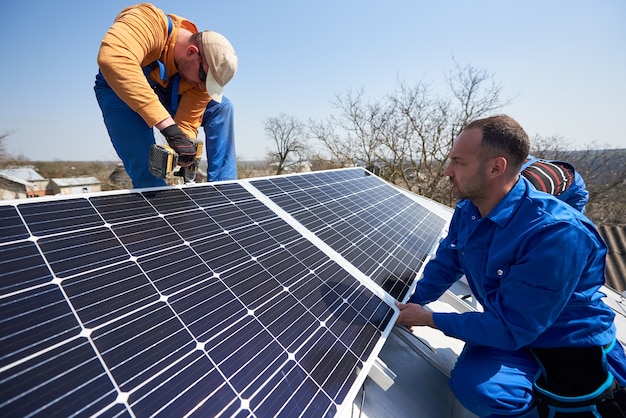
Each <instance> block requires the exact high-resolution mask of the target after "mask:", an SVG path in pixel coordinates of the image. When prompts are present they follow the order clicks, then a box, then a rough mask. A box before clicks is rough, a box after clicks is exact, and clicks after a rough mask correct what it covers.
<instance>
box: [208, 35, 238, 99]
mask: <svg viewBox="0 0 626 418" xmlns="http://www.w3.org/2000/svg"><path fill="white" fill-rule="evenodd" d="M201 39H202V41H201V44H202V51H203V53H204V58H205V59H206V61H207V64H208V65H209V73H208V74H207V77H206V91H207V93H208V94H209V96H210V97H211V99H213V100H215V101H216V102H218V103H221V102H222V94H223V92H224V86H225V85H226V83H228V82H229V81H230V79H231V78H233V76H234V75H235V72H236V71H237V53H236V52H235V49H234V48H233V46H232V45H231V44H230V42H229V41H228V39H226V38H225V37H224V35H222V34H220V33H217V32H214V31H211V30H205V31H204V32H202V33H201Z"/></svg>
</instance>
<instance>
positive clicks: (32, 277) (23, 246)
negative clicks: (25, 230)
mask: <svg viewBox="0 0 626 418" xmlns="http://www.w3.org/2000/svg"><path fill="white" fill-rule="evenodd" d="M51 279H52V274H51V273H50V270H49V269H48V267H47V266H46V265H45V262H44V260H43V258H42V257H41V254H40V253H39V250H38V249H37V246H36V245H35V243H33V242H31V241H17V242H14V243H12V244H8V245H4V246H0V292H2V293H1V294H9V293H12V292H17V291H21V290H25V289H28V288H30V287H34V286H38V285H42V284H45V283H48V282H49V281H50V280H51Z"/></svg>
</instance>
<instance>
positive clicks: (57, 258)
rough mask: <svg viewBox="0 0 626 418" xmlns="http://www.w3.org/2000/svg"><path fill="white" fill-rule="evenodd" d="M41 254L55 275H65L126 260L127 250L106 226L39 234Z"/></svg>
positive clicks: (38, 242)
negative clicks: (47, 235) (62, 232)
mask: <svg viewBox="0 0 626 418" xmlns="http://www.w3.org/2000/svg"><path fill="white" fill-rule="evenodd" d="M37 245H38V246H39V248H40V250H41V252H42V254H43V255H44V257H45V259H46V260H47V262H48V264H49V265H50V268H52V270H53V272H54V273H55V275H56V276H57V277H60V278H65V277H69V276H73V275H75V274H80V273H84V272H86V271H89V270H94V269H98V268H103V267H106V266H108V265H110V264H113V263H116V262H120V261H124V260H127V259H128V258H129V254H128V252H127V251H126V249H125V248H124V247H123V246H122V245H121V244H120V241H119V239H118V238H117V237H116V236H115V235H114V234H113V232H112V231H111V230H110V229H108V228H96V229H92V230H89V231H78V232H72V233H67V234H62V235H53V236H50V237H44V238H40V239H39V240H38V241H37Z"/></svg>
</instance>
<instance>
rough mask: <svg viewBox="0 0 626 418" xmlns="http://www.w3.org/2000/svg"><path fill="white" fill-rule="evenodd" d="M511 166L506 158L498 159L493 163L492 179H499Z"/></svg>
mask: <svg viewBox="0 0 626 418" xmlns="http://www.w3.org/2000/svg"><path fill="white" fill-rule="evenodd" d="M508 166H509V162H508V161H507V160H506V158H504V157H496V158H494V159H493V160H492V161H491V171H490V173H489V174H490V175H491V176H492V177H497V176H500V175H502V174H504V173H505V172H506V169H507V167H508Z"/></svg>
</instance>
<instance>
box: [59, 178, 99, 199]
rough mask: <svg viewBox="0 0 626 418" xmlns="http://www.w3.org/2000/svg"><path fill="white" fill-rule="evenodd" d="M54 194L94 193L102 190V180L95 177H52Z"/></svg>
mask: <svg viewBox="0 0 626 418" xmlns="http://www.w3.org/2000/svg"><path fill="white" fill-rule="evenodd" d="M50 186H51V187H52V193H53V194H62V195H68V194H80V193H93V192H99V191H101V190H102V188H101V185H100V180H98V179H97V178H95V177H68V178H57V179H50Z"/></svg>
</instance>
